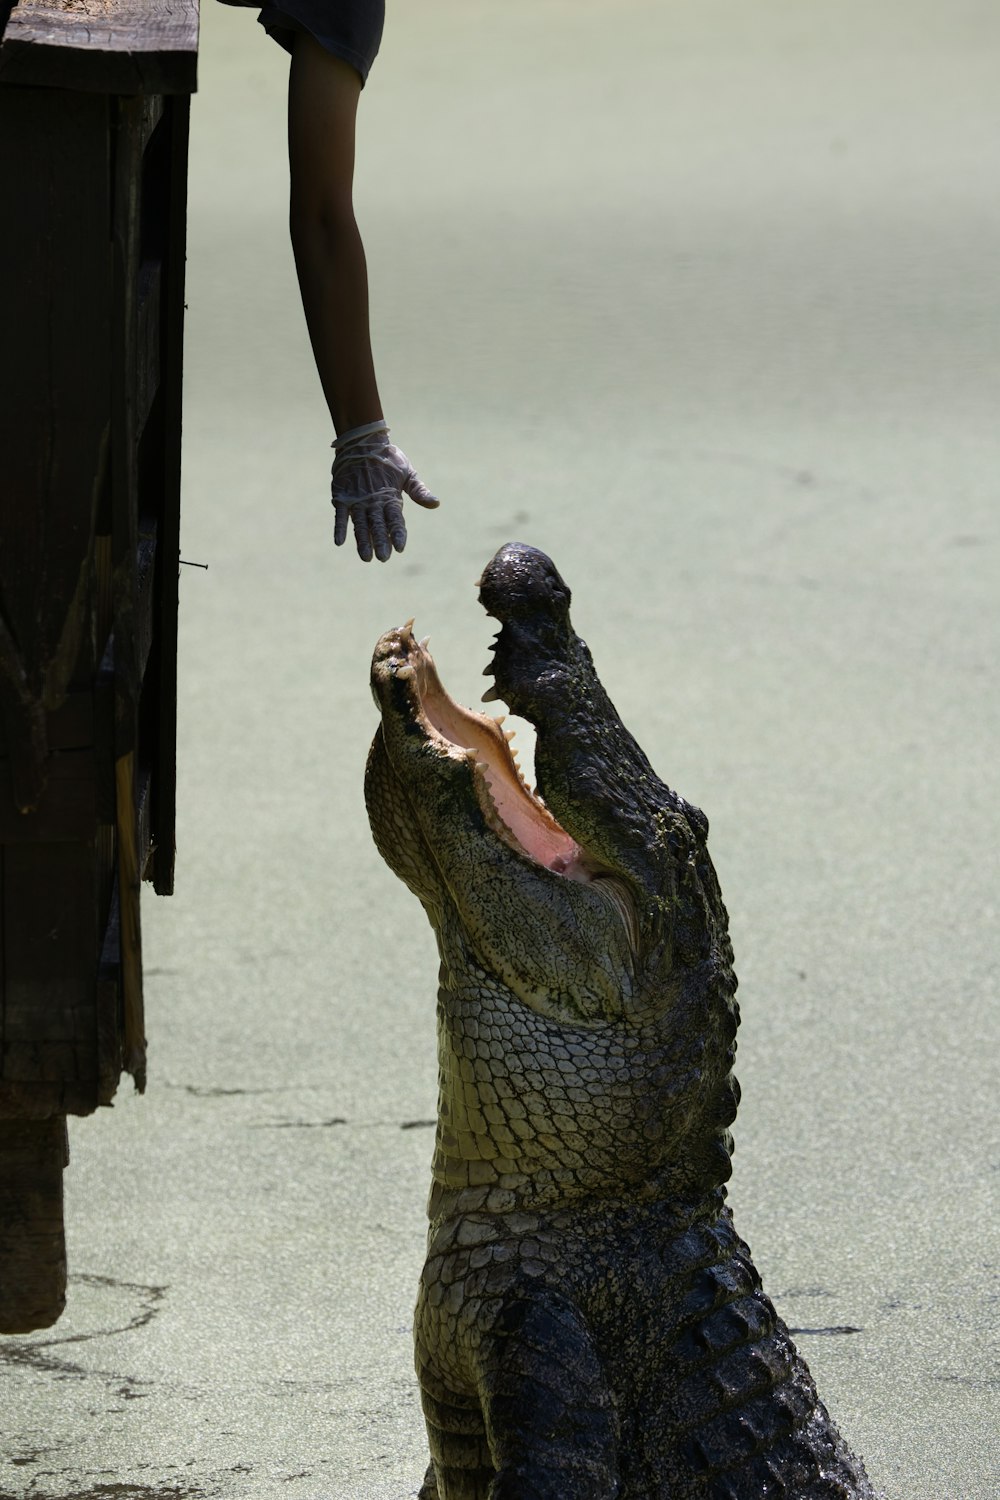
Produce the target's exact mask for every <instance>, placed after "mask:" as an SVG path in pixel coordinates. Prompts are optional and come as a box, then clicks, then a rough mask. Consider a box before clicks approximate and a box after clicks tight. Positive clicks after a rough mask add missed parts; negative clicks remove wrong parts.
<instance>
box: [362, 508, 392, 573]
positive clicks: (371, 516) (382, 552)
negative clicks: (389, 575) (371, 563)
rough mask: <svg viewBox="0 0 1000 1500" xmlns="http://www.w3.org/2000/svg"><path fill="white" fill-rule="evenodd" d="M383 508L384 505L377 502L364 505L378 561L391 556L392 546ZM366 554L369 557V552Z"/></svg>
mask: <svg viewBox="0 0 1000 1500" xmlns="http://www.w3.org/2000/svg"><path fill="white" fill-rule="evenodd" d="M383 509H384V507H383V506H382V505H380V504H377V503H376V504H374V505H368V506H366V507H365V510H366V513H367V517H368V529H369V532H370V535H371V539H372V543H373V545H374V547H375V556H376V557H377V558H378V560H379V562H387V561H388V560H389V558H390V557H391V556H392V547H391V545H390V542H389V537H388V534H387V533H386V529H385V516H384V514H383ZM368 555H369V557H370V556H371V553H369V554H368Z"/></svg>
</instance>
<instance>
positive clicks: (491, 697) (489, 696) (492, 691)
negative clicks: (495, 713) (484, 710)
mask: <svg viewBox="0 0 1000 1500" xmlns="http://www.w3.org/2000/svg"><path fill="white" fill-rule="evenodd" d="M479 701H480V703H499V702H501V701H502V700H501V698H500V694H499V693H498V692H497V690H496V688H495V687H488V688H487V689H486V691H485V693H484V694H483V696H482V697H481V698H480V700H479Z"/></svg>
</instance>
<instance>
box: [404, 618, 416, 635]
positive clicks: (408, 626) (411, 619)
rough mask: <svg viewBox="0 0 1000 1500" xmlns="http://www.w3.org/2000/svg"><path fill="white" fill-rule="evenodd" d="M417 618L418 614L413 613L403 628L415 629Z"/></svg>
mask: <svg viewBox="0 0 1000 1500" xmlns="http://www.w3.org/2000/svg"><path fill="white" fill-rule="evenodd" d="M416 618H417V617H416V615H411V616H410V618H409V619H408V620H407V622H406V624H405V625H404V626H403V629H404V630H409V631H410V632H412V630H413V622H414V620H415V619H416Z"/></svg>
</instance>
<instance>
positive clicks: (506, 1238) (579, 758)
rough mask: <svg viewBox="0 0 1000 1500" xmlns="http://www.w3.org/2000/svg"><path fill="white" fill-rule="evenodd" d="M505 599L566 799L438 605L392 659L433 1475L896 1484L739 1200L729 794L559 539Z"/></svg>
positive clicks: (393, 752)
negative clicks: (763, 1281)
mask: <svg viewBox="0 0 1000 1500" xmlns="http://www.w3.org/2000/svg"><path fill="white" fill-rule="evenodd" d="M480 598H481V601H482V603H483V604H484V606H485V608H486V610H487V612H488V613H490V614H492V615H493V616H494V617H495V618H496V619H498V620H499V621H500V622H501V626H502V629H501V631H500V634H499V637H498V641H497V645H496V648H495V656H494V663H493V668H492V671H493V672H494V674H495V681H496V690H495V692H488V693H487V694H486V695H485V696H486V697H487V698H492V697H502V698H503V699H504V700H505V701H506V702H507V703H508V704H509V706H510V708H511V709H512V710H514V711H515V712H516V713H518V714H521V715H523V716H524V717H525V718H527V719H529V720H530V721H531V722H532V723H533V724H534V726H535V729H536V731H537V735H538V743H537V748H536V755H535V767H536V774H537V778H538V789H539V792H540V794H541V796H542V797H544V800H545V807H543V806H542V805H541V804H540V803H539V802H538V800H537V799H536V798H533V797H532V796H531V795H530V793H528V791H527V789H526V788H524V787H523V785H522V784H521V782H520V779H519V777H518V774H517V772H516V770H515V767H514V764H513V762H512V761H511V758H510V754H509V751H508V749H507V745H506V740H505V737H504V735H503V734H502V732H501V731H500V729H499V728H498V727H497V725H496V724H495V723H494V722H493V721H491V720H489V719H487V718H486V717H485V716H483V715H480V714H470V713H469V712H468V711H466V710H462V709H460V708H458V706H457V705H456V704H454V703H453V702H452V701H451V699H450V698H448V696H447V694H446V693H445V692H444V690H443V688H442V687H441V685H440V683H439V681H438V678H437V674H436V672H435V670H434V666H433V662H432V661H431V658H430V656H429V655H428V653H427V652H426V650H425V649H424V648H423V647H422V646H420V645H418V643H417V642H416V641H415V639H414V637H413V634H412V631H411V630H410V628H409V627H404V628H403V629H401V630H395V631H390V632H389V633H388V634H387V635H384V636H383V637H382V639H381V640H380V641H379V643H378V645H377V647H376V649H375V657H374V661H373V666H372V685H373V689H374V692H375V697H376V701H377V703H378V704H379V707H380V709H381V713H382V723H381V727H380V729H379V731H378V733H377V734H376V736H375V741H374V743H373V745H372V750H371V755H370V757H369V762H368V772H367V777H366V796H367V800H368V809H369V816H370V818H371V824H372V830H373V833H374V836H375V841H376V843H377V845H378V847H379V850H380V852H381V853H382V855H383V857H384V858H385V860H386V861H387V863H388V864H389V865H390V867H391V868H392V869H393V870H394V871H395V872H396V874H397V875H399V876H400V878H401V879H403V880H404V881H405V882H406V884H407V885H408V886H409V887H410V889H411V890H412V891H413V892H414V894H415V895H416V896H417V897H419V899H420V901H421V902H422V904H423V906H424V909H425V910H426V912H427V915H428V917H429V918H430V921H431V924H432V926H433V928H434V931H435V933H436V935H437V941H438V948H439V952H440V957H441V973H440V990H439V1000H438V1038H439V1060H440V1095H439V1118H438V1128H437V1138H436V1144H435V1151H434V1164H433V1183H432V1187H431V1194H430V1204H429V1217H430V1230H429V1235H428V1252H427V1261H426V1264H425V1266H424V1271H423V1276H422V1278H421V1285H420V1293H419V1298H418V1302H417V1310H416V1324H415V1339H416V1359H417V1371H418V1374H419V1378H420V1385H421V1391H422V1398H423V1406H424V1413H425V1416H426V1420H427V1430H428V1435H429V1439H430V1448H431V1465H430V1468H429V1469H428V1471H427V1476H426V1479H425V1481H424V1485H423V1488H422V1489H421V1491H420V1495H421V1497H422V1500H668V1497H669V1500H686V1497H692V1500H694V1497H698V1500H708V1497H713V1500H723V1497H726V1500H761V1497H765V1496H766V1497H769V1500H770V1497H779V1496H780V1497H787V1500H845V1497H856V1500H872V1496H873V1492H872V1490H871V1487H870V1485H869V1483H868V1480H867V1478H866V1477H865V1473H864V1470H863V1468H862V1466H861V1464H860V1462H859V1461H858V1459H856V1458H855V1457H854V1455H853V1454H852V1453H851V1452H850V1450H849V1449H848V1448H847V1447H846V1445H845V1444H844V1442H843V1440H842V1439H841V1437H840V1435H839V1433H838V1431H837V1429H836V1427H835V1426H834V1424H833V1423H832V1421H831V1420H830V1417H829V1416H828V1414H827V1412H826V1410H825V1408H824V1407H823V1406H822V1404H821V1403H820V1401H819V1399H818V1397H817V1395H816V1389H815V1386H814V1385H813V1382H812V1379H811V1377H810V1375H809V1372H808V1370H807V1368H806V1365H805V1363H804V1361H803V1360H802V1358H801V1356H800V1355H799V1354H798V1353H797V1351H796V1349H795V1347H794V1345H793V1343H792V1341H791V1339H790V1337H789V1335H788V1330H787V1329H786V1328H785V1325H784V1324H783V1323H782V1322H781V1320H780V1319H779V1318H778V1317H777V1315H776V1313H775V1311H774V1308H773V1307H772V1305H771V1303H770V1302H769V1301H768V1299H767V1298H766V1296H765V1295H764V1293H763V1292H762V1290H761V1287H760V1280H759V1277H758V1276H757V1273H756V1271H755V1270H754V1267H753V1264H752V1262H751V1260H750V1253H749V1251H748V1249H747V1247H746V1245H745V1244H743V1243H741V1241H740V1240H739V1238H738V1236H737V1235H736V1233H735V1231H734V1229H733V1226H732V1218H731V1215H730V1212H729V1209H728V1208H727V1207H726V1204H725V1188H724V1183H725V1181H726V1180H727V1178H728V1177H729V1174H730V1150H731V1148H732V1138H731V1136H730V1135H729V1130H728V1127H729V1125H730V1124H731V1123H732V1121H733V1119H734V1117H735V1114H736V1106H737V1102H738V1098H739V1089H738V1086H737V1084H736V1080H735V1078H734V1077H733V1075H732V1066H733V1059H734V1055H735V1050H736V1048H735V1037H736V1027H737V1023H738V1019H739V1015H738V1009H737V1006H736V1002H735V1000H734V994H735V991H736V978H735V976H734V974H733V970H732V950H731V947H730V943H729V937H728V933H727V919H726V911H725V907H724V906H723V903H722V898H721V895H720V893H719V887H718V882H717V880H716V876H715V871H714V869H713V867H712V862H711V859H710V858H709V855H708V851H707V848H706V842H705V841H706V836H707V832H708V824H707V821H706V819H705V817H704V815H703V814H702V813H701V812H699V810H698V809H697V808H695V807H692V806H690V805H689V804H688V803H686V802H685V801H684V800H683V798H681V797H679V796H678V795H677V794H676V793H674V792H672V791H671V790H670V789H669V788H668V787H667V786H665V785H664V784H663V782H661V781H660V780H659V779H658V778H657V776H656V775H655V773H654V772H653V770H652V768H651V766H650V764H649V762H648V761H647V760H646V757H645V756H644V755H643V753H642V751H641V750H640V749H639V747H638V745H637V744H636V743H635V741H634V740H633V739H632V737H631V735H630V734H629V733H628V731H627V730H626V729H625V727H624V726H623V725H622V723H621V721H620V719H619V718H618V715H617V713H616V712H615V710H614V707H613V705H612V704H611V702H610V700H609V699H608V697H607V695H606V694H605V692H604V689H603V688H602V686H601V684H600V682H599V680H598V678H597V676H596V673H595V671H594V667H593V662H592V660H591V657H590V653H589V651H588V650H587V647H586V646H585V645H584V643H583V642H582V641H581V640H580V639H579V638H578V637H577V636H576V635H575V633H574V631H573V628H572V626H571V624H570V619H569V602H570V594H569V590H568V588H567V587H566V585H565V584H564V583H563V581H562V579H561V578H560V577H559V574H558V573H557V572H556V570H555V568H554V566H553V565H552V563H551V562H550V561H549V559H548V558H547V557H545V556H544V555H543V554H542V553H540V552H536V551H535V550H533V549H532V548H529V547H524V546H520V545H517V544H513V543H512V544H509V545H508V546H506V547H503V548H501V550H500V551H499V552H498V553H497V555H496V557H495V558H494V559H493V560H492V562H491V563H490V564H489V565H488V567H487V569H486V571H485V573H484V575H483V578H482V580H481V594H480ZM487 670H488V671H489V670H491V669H489V668H488V669H487ZM546 809H547V810H546Z"/></svg>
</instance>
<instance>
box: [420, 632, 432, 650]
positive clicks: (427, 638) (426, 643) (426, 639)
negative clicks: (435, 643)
mask: <svg viewBox="0 0 1000 1500" xmlns="http://www.w3.org/2000/svg"><path fill="white" fill-rule="evenodd" d="M430 643H431V638H430V636H429V635H425V636H424V638H423V640H422V641H421V642H420V649H421V651H426V650H427V647H428V646H429V645H430Z"/></svg>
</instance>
